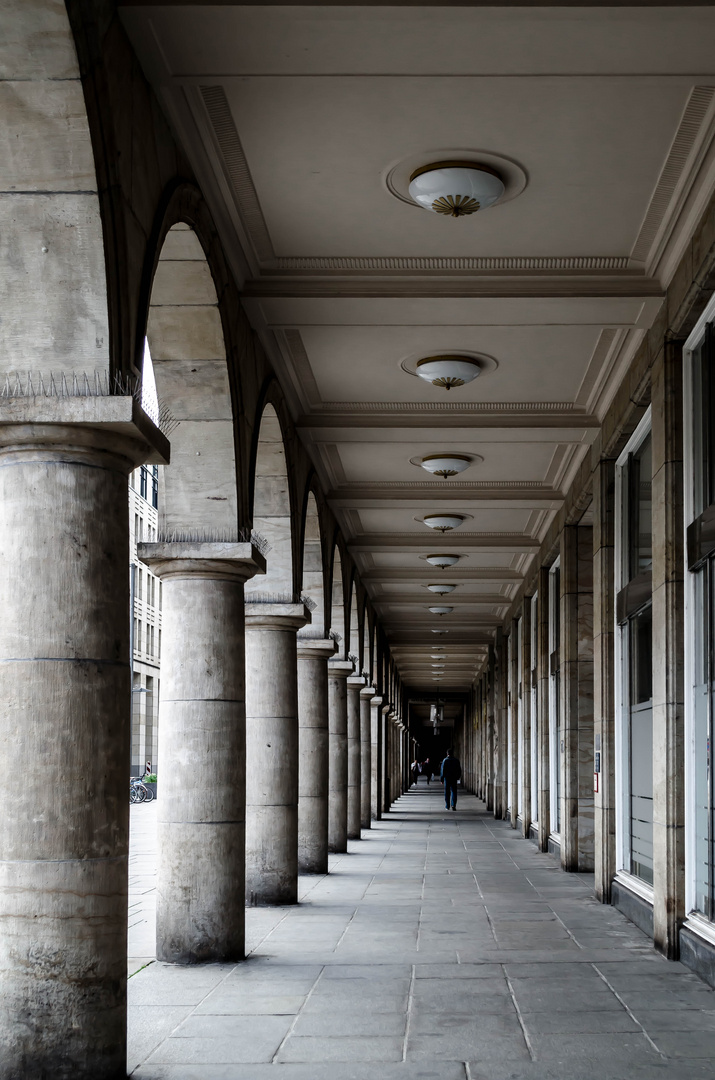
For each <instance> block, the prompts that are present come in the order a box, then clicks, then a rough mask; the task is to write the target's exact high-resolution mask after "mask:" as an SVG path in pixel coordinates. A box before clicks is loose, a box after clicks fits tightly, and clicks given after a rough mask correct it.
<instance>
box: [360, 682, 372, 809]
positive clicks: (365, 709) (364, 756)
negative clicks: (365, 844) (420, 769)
mask: <svg viewBox="0 0 715 1080" xmlns="http://www.w3.org/2000/svg"><path fill="white" fill-rule="evenodd" d="M374 696H375V688H374V686H366V687H365V688H364V689H363V690H361V691H360V827H361V829H369V828H370V821H371V815H370V786H371V783H372V743H371V735H370V702H371V701H372V699H373V697H374Z"/></svg>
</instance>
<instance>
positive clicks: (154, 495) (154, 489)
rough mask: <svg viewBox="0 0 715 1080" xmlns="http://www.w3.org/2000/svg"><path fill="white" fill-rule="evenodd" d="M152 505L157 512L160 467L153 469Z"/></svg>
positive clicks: (153, 467)
mask: <svg viewBox="0 0 715 1080" xmlns="http://www.w3.org/2000/svg"><path fill="white" fill-rule="evenodd" d="M151 505H152V506H153V507H154V509H155V510H157V509H158V508H159V466H158V465H152V467H151Z"/></svg>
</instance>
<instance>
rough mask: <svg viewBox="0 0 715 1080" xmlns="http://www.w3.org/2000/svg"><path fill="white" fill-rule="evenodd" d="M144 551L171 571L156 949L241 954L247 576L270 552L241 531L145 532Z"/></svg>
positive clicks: (166, 605)
mask: <svg viewBox="0 0 715 1080" xmlns="http://www.w3.org/2000/svg"><path fill="white" fill-rule="evenodd" d="M137 553H138V555H139V558H140V559H141V560H142V561H143V562H145V563H146V564H147V566H149V567H151V569H152V571H153V572H154V573H155V574H156V575H157V577H160V578H161V579H162V582H163V594H162V656H161V696H160V701H159V759H160V761H161V763H162V765H161V794H160V798H159V801H158V803H157V826H158V830H157V832H158V835H157V839H158V852H159V860H158V873H157V905H156V949H157V952H156V955H157V959H158V960H164V961H166V962H168V963H174V964H193V963H198V962H202V961H210V960H211V961H229V960H242V959H243V957H244V955H245V910H246V909H245V903H244V888H243V880H244V866H245V863H244V852H245V805H246V707H245V694H244V689H245V664H244V598H243V585H244V582H245V581H247V580H248V579H249V578H251V577H253V575H254V574H256V573H264V572H265V562H264V559H263V557H262V555H260V554H259V552H258V551H257V550H256V549H255V548H252V546H251V544H238V543H172V544H139V545H138V546H137ZM187 616H188V617H187ZM187 886H188V887H187Z"/></svg>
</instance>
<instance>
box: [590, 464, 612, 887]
mask: <svg viewBox="0 0 715 1080" xmlns="http://www.w3.org/2000/svg"><path fill="white" fill-rule="evenodd" d="M614 509H615V462H614V461H612V460H603V459H602V460H599V461H598V463H597V465H596V467H595V469H594V473H593V520H594V528H593V634H594V641H593V645H594V657H593V658H594V677H593V707H594V715H593V723H594V728H593V731H594V754H599V755H600V765H601V771H600V773H599V774H598V791H597V792H595V793H594V802H595V807H594V835H595V844H594V854H595V876H596V880H595V889H596V896H597V897H598V899H599V900H600V901H601V903H602V904H610V902H611V883H612V882H613V879H614V877H615V876H616V791H615V691H614V647H615V646H614V621H615V613H614V599H615V597H614V588H615V585H614V547H613V544H614Z"/></svg>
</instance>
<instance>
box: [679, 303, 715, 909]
mask: <svg viewBox="0 0 715 1080" xmlns="http://www.w3.org/2000/svg"><path fill="white" fill-rule="evenodd" d="M714 322H715V302H714V301H711V303H710V304H709V305H708V307H707V308H706V310H705V312H704V315H703V317H702V319H701V320H700V322H699V323H698V325H697V326H696V328H695V330H694V331H693V333H692V334H691V336H690V338H689V339H688V341H687V342H686V344H685V353H684V360H685V395H684V427H685V473H684V475H685V483H684V503H685V524H686V560H687V568H688V570H687V573H686V593H685V597H686V625H685V647H686V713H685V722H686V747H687V748H688V750H687V752H686V763H685V764H686V774H685V780H686V820H685V836H686V882H687V892H686V907H687V910H688V912H690V913H692V912H695V913H696V917H700V918H705V919H707V920H709V921H710V922H712V921H714V920H715V858H714V846H715V821H714V804H715V798H714V797H713V770H712V745H713V726H714V724H713V714H714V712H715V625H714V622H715V327H714V326H713V323H714Z"/></svg>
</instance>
